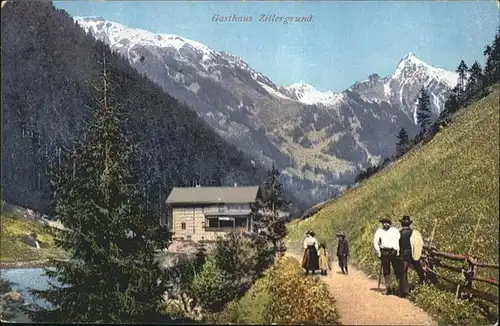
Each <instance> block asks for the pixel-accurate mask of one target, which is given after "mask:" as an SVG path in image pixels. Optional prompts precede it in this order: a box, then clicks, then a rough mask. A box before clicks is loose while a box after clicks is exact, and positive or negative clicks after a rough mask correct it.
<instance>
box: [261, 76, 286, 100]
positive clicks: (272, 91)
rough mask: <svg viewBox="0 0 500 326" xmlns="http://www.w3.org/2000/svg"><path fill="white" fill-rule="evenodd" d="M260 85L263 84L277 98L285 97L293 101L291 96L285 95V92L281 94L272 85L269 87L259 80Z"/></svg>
mask: <svg viewBox="0 0 500 326" xmlns="http://www.w3.org/2000/svg"><path fill="white" fill-rule="evenodd" d="M258 83H259V85H260V86H262V88H264V89H265V90H266V91H267V92H268V93H269V94H270V95H272V96H274V97H276V98H279V99H284V100H290V101H293V100H292V99H291V98H289V97H288V96H285V95H284V94H281V93H280V92H278V91H276V90H274V89H273V88H272V87H269V86H267V85H266V84H264V83H261V82H260V81H259V82H258Z"/></svg>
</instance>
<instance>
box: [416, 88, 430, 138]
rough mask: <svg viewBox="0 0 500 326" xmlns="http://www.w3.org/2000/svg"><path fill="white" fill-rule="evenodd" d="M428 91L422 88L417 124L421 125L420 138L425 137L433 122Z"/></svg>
mask: <svg viewBox="0 0 500 326" xmlns="http://www.w3.org/2000/svg"><path fill="white" fill-rule="evenodd" d="M430 103H431V102H430V98H429V94H427V91H426V90H425V89H424V88H423V87H422V88H421V89H420V95H419V97H418V104H417V123H418V124H419V125H420V136H423V135H424V134H425V132H426V131H427V128H428V126H429V124H430V122H431V105H430Z"/></svg>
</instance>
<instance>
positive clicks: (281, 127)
mask: <svg viewBox="0 0 500 326" xmlns="http://www.w3.org/2000/svg"><path fill="white" fill-rule="evenodd" d="M74 20H75V21H76V22H77V23H78V24H79V25H80V26H82V28H83V29H84V30H86V31H87V32H89V33H91V34H92V35H93V36H94V37H95V38H97V39H100V40H102V41H104V42H105V43H107V44H109V45H110V47H111V48H112V49H113V50H114V51H117V52H118V53H120V54H121V55H123V56H125V57H126V58H128V60H129V62H130V63H131V65H132V66H133V67H134V68H135V69H136V70H137V71H139V72H140V73H141V74H143V75H145V76H147V77H148V78H149V79H151V80H152V81H154V82H155V83H157V84H158V85H160V86H161V87H162V88H163V89H164V90H165V91H167V92H169V93H170V94H172V95H173V96H174V97H175V98H177V99H179V100H180V101H182V102H185V103H187V104H188V105H189V106H190V107H192V108H194V109H195V110H196V112H197V113H198V115H199V116H200V117H203V119H204V120H205V121H207V122H208V124H209V125H210V126H211V127H212V128H214V129H215V130H216V131H217V133H219V135H221V136H222V137H223V138H225V139H226V140H228V141H229V142H231V143H233V144H235V145H236V146H237V147H238V148H239V149H241V150H243V152H245V153H247V154H249V155H250V156H251V157H254V158H256V159H257V160H258V161H259V162H261V163H262V164H264V166H270V165H271V164H273V163H274V164H276V165H277V167H278V168H279V169H280V170H283V171H284V173H283V175H284V177H286V178H288V179H287V180H286V183H288V184H289V185H290V186H291V187H292V188H293V187H295V188H296V189H295V191H296V193H300V196H302V198H304V199H310V197H314V198H313V199H310V200H311V204H312V203H313V202H317V201H319V200H322V199H324V198H327V197H328V196H331V195H332V192H333V193H335V192H338V191H341V190H342V189H343V188H344V186H345V185H348V184H350V183H352V182H353V180H354V178H355V176H356V174H357V173H358V172H359V171H360V170H361V169H363V168H365V167H367V166H369V165H370V164H377V163H379V162H380V161H381V160H383V158H384V157H387V156H390V155H392V153H393V151H394V147H395V143H396V134H397V132H398V131H399V129H401V128H405V129H406V130H408V132H409V133H410V135H412V134H415V133H416V132H417V130H418V128H417V126H416V125H415V108H416V105H415V104H416V97H417V96H418V92H419V90H420V88H421V87H422V86H424V87H425V88H426V89H427V90H428V91H429V92H430V93H431V99H432V103H431V105H432V111H433V113H434V116H437V115H438V114H439V112H440V111H441V110H442V109H443V108H442V106H443V103H444V100H445V98H446V96H447V95H448V94H449V91H450V84H451V83H452V82H453V80H452V79H453V78H450V76H451V77H453V76H454V74H455V73H453V72H447V71H445V70H444V69H441V68H435V67H432V66H431V65H428V64H426V63H424V62H423V61H421V60H419V59H418V58H416V56H415V55H414V54H412V53H407V54H406V55H404V56H403V57H402V59H401V60H400V62H399V63H398V65H396V68H395V71H394V72H393V73H392V74H391V75H389V76H386V77H383V78H381V77H380V76H379V75H378V74H371V75H370V76H368V79H366V80H363V81H359V82H357V83H355V84H353V85H351V87H349V88H347V89H346V90H344V91H342V92H341V93H333V92H331V93H330V92H328V91H327V92H320V91H317V90H316V89H315V88H313V87H312V86H311V87H309V86H310V85H308V84H306V83H301V84H298V85H297V84H295V85H294V84H292V85H289V86H285V87H283V86H279V85H276V84H275V83H274V82H273V81H272V80H271V79H270V78H268V77H267V76H265V74H263V73H261V72H257V71H256V70H254V69H253V68H252V67H251V66H250V65H248V64H247V63H246V62H245V61H244V60H243V59H242V58H241V57H238V56H235V55H232V54H229V53H226V52H217V51H216V50H214V49H213V48H210V47H208V46H205V45H202V44H201V43H200V42H197V41H192V40H188V39H186V38H183V37H180V36H178V35H174V34H157V33H153V32H149V31H145V30H142V29H134V28H129V27H126V26H125V25H122V24H119V23H113V22H110V21H107V20H98V21H96V20H95V19H91V18H82V17H74ZM141 39H143V41H141ZM200 44H201V45H200ZM450 80H451V82H450ZM291 86H295V87H291ZM297 86H301V87H297ZM287 87H288V88H287ZM311 190H312V194H313V195H311Z"/></svg>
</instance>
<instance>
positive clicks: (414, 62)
mask: <svg viewBox="0 0 500 326" xmlns="http://www.w3.org/2000/svg"><path fill="white" fill-rule="evenodd" d="M422 74H426V75H428V76H432V78H434V79H437V80H439V81H441V82H443V83H445V84H446V85H448V86H449V87H450V88H451V87H454V85H456V83H457V74H456V73H455V72H453V71H447V70H445V69H441V68H436V67H433V66H431V65H429V64H427V63H425V62H424V61H422V60H420V59H419V58H417V56H416V55H415V53H413V52H408V53H407V54H405V55H404V56H403V57H402V58H401V60H400V61H399V64H398V66H397V68H396V71H395V72H394V73H393V74H392V78H393V79H398V78H409V77H411V76H415V75H422Z"/></svg>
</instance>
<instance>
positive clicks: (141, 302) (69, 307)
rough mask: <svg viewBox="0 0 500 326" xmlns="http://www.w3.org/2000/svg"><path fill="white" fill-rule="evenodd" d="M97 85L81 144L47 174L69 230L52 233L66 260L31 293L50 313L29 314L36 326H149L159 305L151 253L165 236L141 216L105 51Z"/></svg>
mask: <svg viewBox="0 0 500 326" xmlns="http://www.w3.org/2000/svg"><path fill="white" fill-rule="evenodd" d="M103 49H104V47H103ZM108 51H109V50H108ZM100 80H101V82H100V84H101V83H102V84H101V86H97V85H95V88H96V89H98V90H99V95H98V97H96V98H95V99H93V103H92V104H93V105H92V107H91V108H90V109H91V110H92V118H91V120H90V122H89V123H88V124H86V126H85V127H86V128H85V132H84V134H85V137H84V139H83V140H82V139H76V140H75V147H74V148H75V149H74V151H71V152H70V151H65V153H64V156H63V158H64V160H63V164H62V165H61V166H60V168H59V169H58V170H55V171H51V178H52V182H53V183H54V187H55V190H56V193H55V196H54V197H55V198H54V201H55V211H56V215H57V217H58V218H59V220H60V221H61V222H62V224H63V225H64V226H65V227H66V228H67V229H68V230H62V231H58V232H57V238H56V246H57V247H59V248H62V249H64V250H65V251H66V252H68V254H70V257H71V259H70V260H68V261H58V260H53V261H52V264H51V265H52V268H51V269H46V270H45V273H46V274H47V275H48V276H49V278H50V279H51V284H50V286H49V288H48V289H47V290H32V294H33V295H35V296H36V297H39V298H42V299H45V300H47V301H48V302H49V303H50V304H51V305H52V306H53V307H52V308H50V309H42V308H40V307H39V308H38V309H36V310H30V311H28V314H29V315H30V316H31V318H32V319H33V320H34V321H36V322H65V323H69V322H86V323H103V322H104V323H112V322H123V323H128V322H148V321H153V320H157V319H156V318H158V317H159V313H158V312H159V308H160V305H161V303H162V302H163V295H164V293H165V290H166V289H165V282H162V281H161V280H162V276H163V272H162V270H161V269H160V266H159V263H158V261H157V259H156V257H155V250H156V249H157V248H166V247H168V245H169V243H170V241H171V233H170V232H169V231H167V230H166V228H160V227H159V226H158V225H157V220H158V219H157V218H154V217H153V216H150V214H148V212H147V211H146V210H145V207H144V206H145V205H144V201H143V198H142V194H141V189H140V187H139V186H138V174H137V171H136V170H135V168H134V167H135V163H136V156H135V152H136V149H135V146H134V145H133V144H131V142H130V141H129V139H128V138H129V137H128V135H127V133H126V130H125V128H124V126H125V123H126V119H127V116H126V114H127V112H129V111H130V110H125V109H124V107H123V105H122V104H121V103H120V102H119V99H118V98H117V97H116V96H113V95H114V92H113V90H114V89H115V87H117V85H113V82H112V80H111V79H110V76H109V72H108V66H107V64H106V54H105V51H104V50H103V73H102V76H101V78H100ZM70 155H71V156H70ZM73 161H75V162H76V163H77V164H75V170H73V164H72V162H73ZM54 281H55V282H54ZM54 283H55V284H54ZM57 283H59V284H57Z"/></svg>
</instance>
